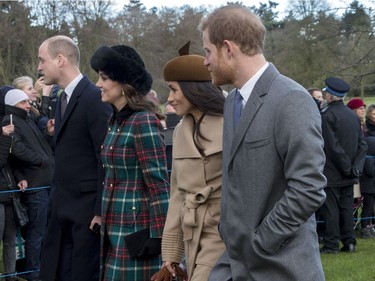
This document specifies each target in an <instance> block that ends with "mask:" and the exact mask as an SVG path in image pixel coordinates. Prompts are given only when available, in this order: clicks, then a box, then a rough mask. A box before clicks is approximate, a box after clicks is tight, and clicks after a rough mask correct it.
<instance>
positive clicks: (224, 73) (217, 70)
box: [210, 53, 234, 86]
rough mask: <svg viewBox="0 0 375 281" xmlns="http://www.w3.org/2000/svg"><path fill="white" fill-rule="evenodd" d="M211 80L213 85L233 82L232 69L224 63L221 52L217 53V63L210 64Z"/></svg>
mask: <svg viewBox="0 0 375 281" xmlns="http://www.w3.org/2000/svg"><path fill="white" fill-rule="evenodd" d="M210 68H211V80H212V84H214V85H215V86H223V85H228V84H233V82H234V69H233V68H232V67H231V66H230V65H229V64H227V63H225V61H224V59H223V57H222V55H221V53H219V57H218V63H217V65H216V66H214V67H213V66H211V67H210Z"/></svg>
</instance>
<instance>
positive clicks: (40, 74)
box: [36, 71, 44, 79]
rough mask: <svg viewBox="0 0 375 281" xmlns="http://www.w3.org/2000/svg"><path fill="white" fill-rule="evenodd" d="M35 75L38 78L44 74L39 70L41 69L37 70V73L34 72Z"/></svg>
mask: <svg viewBox="0 0 375 281" xmlns="http://www.w3.org/2000/svg"><path fill="white" fill-rule="evenodd" d="M36 76H37V77H38V79H39V78H40V77H42V76H44V73H43V72H41V71H38V72H37V74H36Z"/></svg>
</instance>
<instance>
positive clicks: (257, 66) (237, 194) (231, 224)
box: [200, 5, 326, 281]
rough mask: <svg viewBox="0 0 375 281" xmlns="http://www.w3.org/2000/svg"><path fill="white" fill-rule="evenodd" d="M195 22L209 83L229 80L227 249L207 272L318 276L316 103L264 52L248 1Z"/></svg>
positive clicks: (238, 279)
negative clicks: (199, 33)
mask: <svg viewBox="0 0 375 281" xmlns="http://www.w3.org/2000/svg"><path fill="white" fill-rule="evenodd" d="M200 30H201V31H202V33H203V46H204V49H205V51H206V58H205V65H206V66H207V67H208V69H209V71H210V72H211V77H212V81H213V83H214V84H216V85H224V84H232V85H234V86H235V87H236V89H235V90H233V91H232V92H231V93H230V94H229V96H228V98H227V100H226V103H225V109H224V138H223V142H224V143H223V187H222V203H221V220H220V226H219V230H220V235H221V237H222V238H223V240H224V242H225V245H226V249H227V250H226V251H225V252H224V254H223V256H222V257H221V259H220V260H219V261H218V263H217V264H216V266H215V267H214V268H213V269H212V271H211V274H210V278H209V280H211V281H226V280H235V281H245V280H246V281H253V280H254V281H255V280H256V281H262V280H264V281H269V280H277V281H291V280H295V281H297V280H298V281H300V280H303V281H322V280H324V279H325V278H324V273H323V269H322V264H321V260H320V254H319V244H318V237H317V234H316V221H315V217H314V213H315V211H316V210H317V209H318V208H319V207H320V206H321V205H322V204H323V202H324V200H325V193H324V191H323V189H324V187H325V185H326V178H325V177H324V175H323V168H324V162H325V155H324V152H323V138H322V135H321V118H320V114H319V110H318V108H317V106H316V104H315V103H314V101H313V99H312V98H311V96H310V95H309V93H308V92H307V91H306V90H305V89H304V88H303V87H302V86H301V85H299V84H298V83H296V82H295V81H293V80H291V79H289V78H287V77H285V76H283V75H281V74H280V73H279V72H278V70H277V69H276V68H275V66H274V65H272V64H271V63H269V62H267V61H266V59H265V57H264V55H263V44H264V39H265V32H266V31H265V27H264V25H263V24H262V22H261V21H260V20H259V19H258V17H257V16H255V15H254V14H253V13H252V12H251V11H250V10H249V9H248V8H246V7H244V6H238V5H230V6H225V7H221V8H218V9H216V10H215V11H214V12H213V13H212V14H211V15H209V16H208V17H207V18H205V19H203V20H202V22H201V24H200ZM238 105H240V106H238ZM241 108H243V109H242V112H241V113H240V117H239V121H238V123H236V124H235V121H236V119H237V118H238V117H237V115H238V113H239V111H241Z"/></svg>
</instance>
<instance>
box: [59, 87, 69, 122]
mask: <svg viewBox="0 0 375 281" xmlns="http://www.w3.org/2000/svg"><path fill="white" fill-rule="evenodd" d="M60 100H61V119H63V117H64V113H65V110H66V106H67V105H68V96H67V94H66V93H65V91H62V92H61V96H60Z"/></svg>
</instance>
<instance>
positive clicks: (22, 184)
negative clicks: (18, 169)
mask: <svg viewBox="0 0 375 281" xmlns="http://www.w3.org/2000/svg"><path fill="white" fill-rule="evenodd" d="M18 187H19V188H20V190H21V191H22V192H24V191H25V190H26V188H27V180H22V181H20V182H19V183H18Z"/></svg>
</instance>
